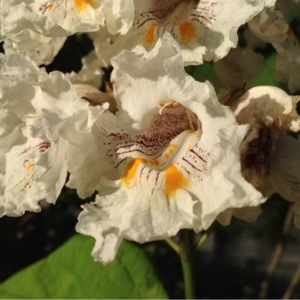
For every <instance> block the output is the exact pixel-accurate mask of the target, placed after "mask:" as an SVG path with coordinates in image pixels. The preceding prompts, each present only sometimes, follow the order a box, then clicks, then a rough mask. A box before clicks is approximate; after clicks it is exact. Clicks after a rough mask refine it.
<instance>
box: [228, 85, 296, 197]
mask: <svg viewBox="0 0 300 300" xmlns="http://www.w3.org/2000/svg"><path fill="white" fill-rule="evenodd" d="M299 101H300V97H299V96H290V95H288V94H287V93H286V92H284V91H283V90H281V89H279V88H277V87H272V86H260V87H254V88H252V89H250V90H249V91H247V93H245V94H244V95H243V96H242V97H240V98H239V99H237V100H235V101H234V102H233V103H228V105H230V107H231V108H232V110H233V112H234V114H235V115H236V118H237V121H238V123H239V124H250V125H251V128H250V130H249V132H248V134H247V136H246V138H245V140H244V141H243V143H242V146H241V156H242V170H243V174H244V176H245V178H247V180H248V181H249V182H251V183H252V184H253V185H254V186H256V187H257V188H258V189H259V190H260V191H262V192H263V194H265V195H266V196H270V195H271V194H273V193H275V192H277V193H279V194H281V195H282V196H283V197H285V195H287V193H286V189H290V187H289V186H287V187H286V189H284V188H283V187H282V182H283V181H285V184H288V185H290V183H289V182H288V180H287V179H288V177H289V176H292V177H293V176H294V175H292V173H293V169H292V168H284V169H282V166H283V165H284V163H283V161H285V162H287V161H288V159H287V158H286V157H285V156H286V154H287V153H288V154H287V156H288V157H289V159H290V158H291V155H290V154H291V153H295V152H296V150H295V147H294V146H293V147H292V146H291V145H292V144H293V142H292V141H291V140H290V139H291V138H287V137H285V138H284V137H280V136H281V135H282V134H284V133H287V132H290V131H292V132H299V131H300V117H299V115H298V113H297V105H298V102H299ZM282 143H286V144H287V147H289V145H290V146H291V148H289V150H286V151H285V153H286V154H283V156H281V155H280V154H279V153H283V146H282ZM294 144H295V143H294ZM296 148H297V147H296ZM288 151H291V152H288ZM295 160H296V159H291V160H290V163H289V164H295ZM286 166H287V165H286ZM282 170H283V171H282ZM278 172H279V173H281V175H280V176H283V177H282V178H281V180H282V182H281V183H278V184H277V183H276V184H274V182H275V181H276V180H275V178H278ZM289 172H291V173H290V175H288V173H289ZM272 183H273V184H272ZM289 198H291V197H288V198H287V199H289Z"/></svg>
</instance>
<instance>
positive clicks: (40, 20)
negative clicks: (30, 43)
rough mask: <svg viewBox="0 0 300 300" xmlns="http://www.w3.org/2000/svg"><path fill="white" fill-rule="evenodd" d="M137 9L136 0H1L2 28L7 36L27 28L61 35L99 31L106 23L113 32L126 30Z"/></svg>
mask: <svg viewBox="0 0 300 300" xmlns="http://www.w3.org/2000/svg"><path fill="white" fill-rule="evenodd" d="M133 11H134V7H133V3H132V0H126V1H122V0H104V1H102V0H27V1H21V2H20V1H19V0H12V1H9V2H8V1H5V0H1V1H0V21H1V22H0V23H1V25H0V30H1V35H2V36H4V37H9V36H11V35H14V34H18V33H20V32H21V31H22V30H24V29H30V30H32V31H35V32H37V33H40V34H42V35H45V36H47V37H59V36H68V35H71V34H74V33H76V32H91V31H97V30H99V28H100V27H101V26H105V24H106V25H107V28H108V30H109V31H110V32H111V33H113V34H116V33H125V32H126V31H127V30H128V29H129V28H130V27H131V23H132V20H133Z"/></svg>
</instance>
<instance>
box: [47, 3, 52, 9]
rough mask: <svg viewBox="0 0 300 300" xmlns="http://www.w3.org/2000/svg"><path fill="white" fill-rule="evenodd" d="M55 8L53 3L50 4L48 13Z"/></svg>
mask: <svg viewBox="0 0 300 300" xmlns="http://www.w3.org/2000/svg"><path fill="white" fill-rule="evenodd" d="M53 8H54V4H53V3H51V4H49V6H48V7H47V10H48V11H51V10H52V9H53Z"/></svg>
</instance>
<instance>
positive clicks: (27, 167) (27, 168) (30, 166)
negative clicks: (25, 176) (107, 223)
mask: <svg viewBox="0 0 300 300" xmlns="http://www.w3.org/2000/svg"><path fill="white" fill-rule="evenodd" d="M35 166H36V165H35V164H33V163H29V164H28V165H27V166H26V170H27V171H29V170H31V169H33V168H35Z"/></svg>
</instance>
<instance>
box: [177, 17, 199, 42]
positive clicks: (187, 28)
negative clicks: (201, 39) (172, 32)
mask: <svg viewBox="0 0 300 300" xmlns="http://www.w3.org/2000/svg"><path fill="white" fill-rule="evenodd" d="M179 32H180V39H181V42H182V43H183V44H187V43H189V42H190V41H191V40H192V39H193V38H195V37H196V33H197V28H196V26H195V25H194V24H193V23H192V22H188V21H187V22H183V23H182V24H180V25H179Z"/></svg>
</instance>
